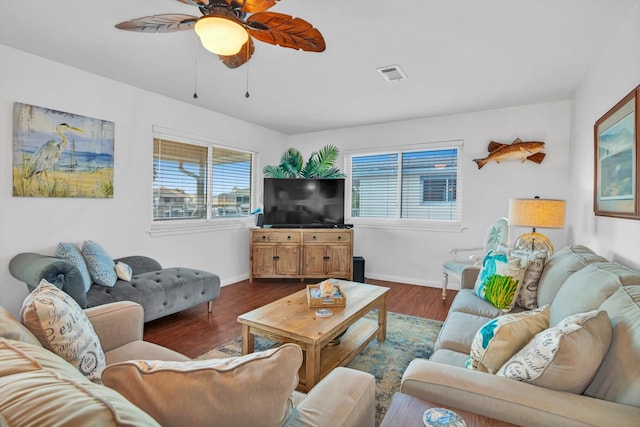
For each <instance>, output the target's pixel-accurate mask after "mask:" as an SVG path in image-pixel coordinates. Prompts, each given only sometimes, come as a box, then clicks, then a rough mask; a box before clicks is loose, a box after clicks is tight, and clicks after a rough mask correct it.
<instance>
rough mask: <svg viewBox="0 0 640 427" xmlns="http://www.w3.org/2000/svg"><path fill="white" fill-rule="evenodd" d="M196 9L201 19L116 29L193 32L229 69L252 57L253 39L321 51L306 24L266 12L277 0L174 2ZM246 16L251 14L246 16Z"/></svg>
mask: <svg viewBox="0 0 640 427" xmlns="http://www.w3.org/2000/svg"><path fill="white" fill-rule="evenodd" d="M178 1H179V2H181V3H186V4H189V5H192V6H197V7H198V8H200V12H201V13H202V15H203V16H201V17H197V16H192V15H183V14H177V13H172V14H163V15H152V16H144V17H142V18H137V19H132V20H130V21H125V22H121V23H119V24H117V25H116V28H118V29H120V30H128V31H138V32H143V33H171V32H176V31H185V30H191V29H195V31H196V33H197V34H198V36H199V37H200V41H201V42H202V44H203V46H204V47H205V48H206V49H207V50H209V51H211V52H213V53H215V54H217V55H218V57H219V58H220V60H221V61H222V62H223V63H224V64H225V65H226V66H227V67H229V68H237V67H239V66H240V65H242V64H244V63H245V62H247V61H248V60H249V59H250V58H251V56H252V55H253V51H254V46H253V40H252V37H253V38H256V39H258V40H260V41H262V42H265V43H269V44H273V45H278V46H282V47H288V48H292V49H301V50H304V51H308V52H322V51H324V50H325V42H324V38H323V37H322V34H320V31H318V30H317V29H316V28H314V27H313V25H311V24H310V23H308V22H307V21H305V20H303V19H300V18H294V17H292V16H290V15H285V14H282V13H276V12H266V10H267V9H269V8H271V7H272V6H274V5H275V4H276V2H278V1H280V0H178ZM247 14H251V15H249V16H247Z"/></svg>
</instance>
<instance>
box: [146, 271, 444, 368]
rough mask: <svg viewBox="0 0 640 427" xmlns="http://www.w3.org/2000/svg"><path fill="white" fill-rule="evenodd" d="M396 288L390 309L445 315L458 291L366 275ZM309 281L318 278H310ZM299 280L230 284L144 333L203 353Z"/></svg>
mask: <svg viewBox="0 0 640 427" xmlns="http://www.w3.org/2000/svg"><path fill="white" fill-rule="evenodd" d="M366 282H367V283H371V284H373V285H380V286H386V287H388V288H390V291H389V295H388V297H387V310H388V311H393V312H396V313H403V314H410V315H412V316H418V317H426V318H429V319H436V320H444V319H445V317H446V315H447V311H448V310H449V307H450V305H451V300H453V297H454V296H455V294H456V291H449V292H448V294H447V301H442V298H441V290H440V289H439V288H429V287H425V286H415V285H407V284H403V283H395V282H386V281H381V280H369V279H367V280H366ZM308 283H317V280H316V281H309V282H308ZM306 284H307V283H304V282H300V281H299V280H264V279H263V280H255V281H254V282H253V283H249V281H248V280H244V281H242V282H238V283H234V284H232V285H228V286H224V287H222V288H221V289H220V297H219V298H218V299H217V300H216V301H214V303H213V311H212V312H211V313H208V311H207V304H200V305H199V306H197V307H193V308H191V309H189V310H184V311H182V312H180V313H176V314H174V315H171V316H167V317H163V318H161V319H158V320H154V321H152V322H148V323H146V324H145V331H144V339H145V340H146V341H150V342H153V343H156V344H159V345H162V346H164V347H168V348H170V349H173V350H175V351H178V352H180V353H182V354H185V355H187V356H189V357H192V358H193V357H197V356H200V355H201V354H204V353H206V352H207V351H209V350H211V349H213V348H215V347H217V346H218V345H220V344H222V343H224V342H226V341H228V340H230V339H231V338H233V337H235V336H237V335H239V334H240V329H241V328H240V324H239V323H238V322H237V317H238V316H239V315H240V314H243V313H246V312H247V311H251V310H253V309H255V308H258V307H261V306H263V305H265V304H268V303H269V302H272V301H275V300H277V299H280V298H283V297H285V296H287V295H289V294H292V293H294V292H296V291H299V290H301V289H304V287H305V286H306Z"/></svg>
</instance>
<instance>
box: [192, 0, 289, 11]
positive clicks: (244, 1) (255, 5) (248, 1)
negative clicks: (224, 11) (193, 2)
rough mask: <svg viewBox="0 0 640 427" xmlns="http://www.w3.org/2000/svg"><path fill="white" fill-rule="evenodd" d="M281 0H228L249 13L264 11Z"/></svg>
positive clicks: (231, 4)
mask: <svg viewBox="0 0 640 427" xmlns="http://www.w3.org/2000/svg"><path fill="white" fill-rule="evenodd" d="M187 1H188V0H187ZM279 1H280V0H226V2H227V3H228V4H229V5H230V6H231V7H233V8H237V9H240V10H241V11H243V12H247V13H256V12H264V11H265V10H267V9H269V8H271V7H273V6H274V5H275V4H276V3H277V2H279Z"/></svg>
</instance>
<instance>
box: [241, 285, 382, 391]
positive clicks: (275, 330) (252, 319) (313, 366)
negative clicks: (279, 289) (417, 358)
mask: <svg viewBox="0 0 640 427" xmlns="http://www.w3.org/2000/svg"><path fill="white" fill-rule="evenodd" d="M336 282H337V283H338V284H339V285H340V287H341V288H342V291H343V292H344V294H345V295H346V298H347V306H346V307H344V308H334V307H332V308H330V310H332V311H333V316H331V317H326V318H321V317H316V310H318V309H317V308H310V307H309V304H308V302H307V293H306V292H307V291H306V289H303V290H301V291H299V292H296V293H295V294H292V295H289V296H288V297H285V298H282V299H279V300H277V301H274V302H272V303H271V304H267V305H265V306H264V307H260V308H258V309H255V310H253V311H250V312H248V313H245V314H242V315H240V316H238V322H240V323H241V324H242V354H247V353H252V352H253V351H254V347H253V345H254V335H259V336H262V337H265V338H268V339H271V340H274V341H278V342H281V343H295V344H298V345H299V346H300V347H301V348H302V350H303V351H304V363H303V365H302V368H301V369H300V372H299V377H300V382H299V385H298V390H300V391H303V392H307V391H309V390H311V388H312V387H313V386H314V385H315V384H317V382H318V381H320V379H321V378H323V377H324V376H325V375H326V374H328V373H329V372H330V371H331V370H332V369H333V368H336V367H338V366H345V365H346V364H348V363H349V362H350V361H351V360H352V359H353V358H354V357H356V355H358V354H359V353H360V352H361V351H362V350H363V349H364V348H365V347H366V346H367V344H369V343H370V342H371V341H372V340H373V339H374V338H375V337H377V338H378V341H384V339H385V338H386V333H387V292H388V291H389V288H385V287H382V286H374V285H367V284H364V283H355V282H348V281H342V280H336ZM376 308H377V309H378V316H377V320H376V319H372V318H364V317H363V316H364V315H365V314H367V313H369V312H370V311H371V310H374V309H376ZM347 328H348V329H347ZM345 330H346V331H347V332H346V333H345V334H344V335H343V336H342V337H340V343H339V344H338V345H329V343H330V342H331V341H332V340H333V339H335V338H336V337H338V336H339V335H340V334H342V333H343V332H344V331H345Z"/></svg>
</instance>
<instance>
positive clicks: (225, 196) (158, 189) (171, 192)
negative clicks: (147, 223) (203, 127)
mask: <svg viewBox="0 0 640 427" xmlns="http://www.w3.org/2000/svg"><path fill="white" fill-rule="evenodd" d="M252 160H253V155H252V154H251V153H246V152H241V151H237V150H232V149H228V148H220V147H215V146H212V145H206V144H204V145H199V144H191V143H185V142H178V141H170V140H166V139H161V138H154V141H153V219H154V221H166V220H185V219H192V220H193V219H219V218H228V217H242V216H249V215H250V212H251V200H252V198H251V182H252V179H251V174H252ZM207 206H210V209H207Z"/></svg>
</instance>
